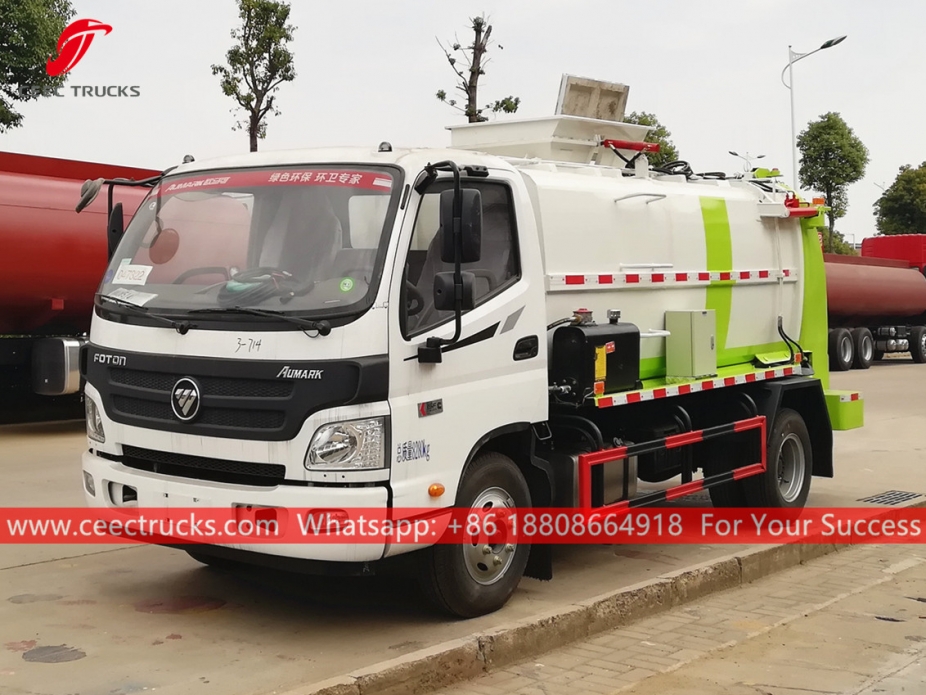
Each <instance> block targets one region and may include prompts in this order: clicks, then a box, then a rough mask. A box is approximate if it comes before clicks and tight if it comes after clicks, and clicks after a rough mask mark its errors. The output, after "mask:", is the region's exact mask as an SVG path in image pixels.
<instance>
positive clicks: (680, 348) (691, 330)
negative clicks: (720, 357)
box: [666, 309, 717, 381]
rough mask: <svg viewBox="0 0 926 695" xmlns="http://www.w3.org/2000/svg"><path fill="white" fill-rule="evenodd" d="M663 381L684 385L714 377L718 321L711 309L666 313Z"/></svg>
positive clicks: (715, 371) (715, 372)
mask: <svg viewBox="0 0 926 695" xmlns="http://www.w3.org/2000/svg"><path fill="white" fill-rule="evenodd" d="M666 331H668V332H669V334H670V335H669V336H668V337H667V338H666V379H667V380H670V381H684V380H687V379H698V378H700V377H711V376H715V375H716V374H717V318H716V316H715V314H714V310H713V309H708V310H699V311H667V312H666Z"/></svg>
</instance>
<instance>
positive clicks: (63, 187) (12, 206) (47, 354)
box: [0, 152, 161, 410]
mask: <svg viewBox="0 0 926 695" xmlns="http://www.w3.org/2000/svg"><path fill="white" fill-rule="evenodd" d="M160 173H161V172H159V171H153V170H148V169H136V168H132V167H122V166H113V165H109V164H97V163H92V162H81V161H73V160H66V159H54V158H50V157H36V156H31V155H23V154H14V153H9V152H0V249H2V253H0V277H2V278H3V281H2V282H0V410H16V409H18V408H20V407H21V406H22V403H23V400H24V399H25V400H26V401H28V400H29V399H30V396H32V395H33V394H39V395H42V396H52V397H56V396H66V395H67V394H74V393H77V392H78V391H79V390H80V379H79V372H78V369H77V366H78V365H77V355H78V351H79V348H80V345H82V344H83V342H84V337H83V336H84V335H85V334H86V333H87V331H89V329H90V318H91V316H92V313H93V296H94V293H95V292H96V290H97V288H98V287H99V284H100V280H101V278H102V276H103V273H104V272H105V270H106V265H107V262H108V256H107V235H106V228H107V213H108V208H109V206H110V205H113V204H117V203H120V202H121V203H122V204H123V208H124V210H125V213H126V214H127V215H128V216H131V215H132V214H134V212H135V210H136V209H137V208H138V205H139V204H140V203H141V201H142V199H143V198H144V196H145V195H146V194H147V193H148V190H149V189H148V188H147V187H146V186H144V185H139V186H116V187H113V188H114V189H115V190H113V194H112V195H113V200H112V201H109V200H108V199H107V196H100V198H99V199H98V200H97V201H95V202H94V203H93V204H91V205H90V206H89V207H87V208H86V209H85V210H84V211H83V213H82V214H77V212H76V211H75V206H76V204H77V201H78V200H80V198H81V188H82V186H83V184H84V182H85V181H87V180H88V179H99V178H102V179H106V180H114V179H132V180H135V181H139V182H142V181H144V180H147V179H150V178H152V177H155V176H158V175H160ZM88 213H89V214H88ZM50 337H58V338H61V337H64V338H66V340H63V341H62V340H47V338H50ZM51 400H52V401H54V400H55V399H54V398H52V399H51Z"/></svg>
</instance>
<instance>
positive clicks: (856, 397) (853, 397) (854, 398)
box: [849, 393, 858, 401]
mask: <svg viewBox="0 0 926 695" xmlns="http://www.w3.org/2000/svg"><path fill="white" fill-rule="evenodd" d="M849 398H850V399H851V400H853V401H857V400H858V394H857V393H853V394H852V395H851V396H849Z"/></svg>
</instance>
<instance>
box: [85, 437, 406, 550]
mask: <svg viewBox="0 0 926 695" xmlns="http://www.w3.org/2000/svg"><path fill="white" fill-rule="evenodd" d="M81 464H82V467H83V471H84V473H85V474H88V475H90V476H91V477H92V478H93V484H94V489H95V494H93V495H91V494H90V493H89V492H88V491H87V489H86V486H85V487H84V496H85V498H86V501H87V504H88V506H90V507H109V508H118V507H120V506H123V505H121V504H117V503H115V502H114V500H113V499H112V498H111V496H110V489H111V485H110V484H111V483H113V484H116V485H124V486H129V487H132V488H134V489H135V491H136V494H137V504H135V505H133V506H137V507H140V508H143V509H144V508H148V509H151V508H157V509H163V508H168V507H182V508H185V509H191V508H195V507H202V508H215V507H219V508H232V507H235V506H240V505H253V506H255V507H283V508H291V509H315V508H318V509H332V508H334V509H357V508H363V509H385V508H386V507H387V504H388V491H387V490H386V488H385V487H356V488H347V487H344V488H341V487H324V488H319V487H303V486H291V485H278V486H276V487H252V486H247V485H232V484H228V483H217V482H210V481H204V480H191V479H188V478H178V477H171V476H165V475H159V474H155V473H148V472H146V471H139V470H135V469H132V468H128V467H126V466H123V465H122V464H121V463H119V462H117V461H111V460H108V459H104V458H101V457H99V456H96V455H95V454H93V453H92V452H90V451H85V452H84V453H83V455H82V456H81ZM189 547H190V548H191V549H195V548H196V546H195V545H191V546H189ZM223 547H228V548H235V549H238V550H245V551H251V552H255V553H261V554H265V555H276V556H283V557H292V558H301V559H307V560H320V561H326V562H372V561H375V560H379V559H380V558H382V557H383V553H384V550H385V544H384V543H373V542H364V543H358V544H328V543H305V544H297V543H285V544H268V543H254V544H223Z"/></svg>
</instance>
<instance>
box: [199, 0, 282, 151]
mask: <svg viewBox="0 0 926 695" xmlns="http://www.w3.org/2000/svg"><path fill="white" fill-rule="evenodd" d="M289 12H290V6H289V5H288V4H287V3H285V2H275V1H274V0H238V16H239V18H240V19H241V26H240V27H238V28H237V29H233V30H232V32H231V37H232V38H233V39H234V40H235V41H237V43H236V44H235V45H234V46H232V48H231V49H229V51H228V53H227V54H226V55H225V59H226V60H227V61H228V65H227V66H225V65H213V66H212V74H213V75H218V76H219V77H220V78H221V79H220V85H221V88H222V93H223V94H225V95H226V96H229V97H231V98H232V99H234V100H235V102H236V103H237V105H238V106H237V107H236V108H235V109H233V110H232V113H234V112H235V111H237V109H238V108H240V109H242V110H244V112H245V118H244V119H243V120H241V121H238V123H237V124H236V125H235V127H234V128H233V130H247V131H248V137H249V138H250V144H251V152H256V151H257V141H258V139H261V140H262V139H263V138H265V137H266V136H267V121H266V119H267V116H268V115H269V114H273V115H279V114H280V111H279V109H278V108H277V106H276V101H275V100H276V93H277V91H278V90H279V87H280V85H281V84H283V83H284V82H292V81H293V80H294V79H295V78H296V70H295V68H294V67H293V54H292V52H291V51H290V50H289V47H288V44H289V42H290V41H292V40H293V32H294V31H295V27H293V26H292V25H290V24H288V23H287V22H288V21H289Z"/></svg>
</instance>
